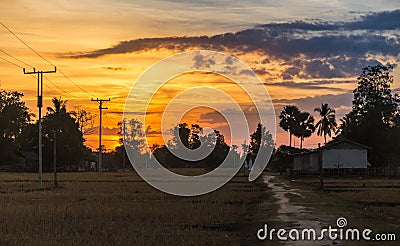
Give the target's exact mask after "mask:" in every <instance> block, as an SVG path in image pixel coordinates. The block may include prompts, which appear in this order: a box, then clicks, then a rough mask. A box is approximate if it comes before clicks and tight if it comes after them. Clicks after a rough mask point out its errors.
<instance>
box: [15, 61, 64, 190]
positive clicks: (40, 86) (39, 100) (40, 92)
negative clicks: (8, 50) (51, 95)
mask: <svg viewBox="0 0 400 246" xmlns="http://www.w3.org/2000/svg"><path fill="white" fill-rule="evenodd" d="M23 71H24V74H37V75H38V87H37V88H38V90H37V107H38V110H39V119H38V123H39V124H38V125H39V183H40V188H43V180H42V175H43V155H42V106H43V74H44V73H55V72H57V68H56V67H54V70H52V71H36V69H35V68H33V72H26V71H25V68H24V69H23Z"/></svg>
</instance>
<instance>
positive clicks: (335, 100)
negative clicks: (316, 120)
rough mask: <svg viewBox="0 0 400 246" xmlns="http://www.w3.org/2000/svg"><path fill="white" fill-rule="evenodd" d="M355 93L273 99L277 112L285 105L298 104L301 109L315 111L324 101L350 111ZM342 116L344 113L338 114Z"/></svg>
mask: <svg viewBox="0 0 400 246" xmlns="http://www.w3.org/2000/svg"><path fill="white" fill-rule="evenodd" d="M352 100H353V93H351V92H349V93H342V94H338V95H333V94H328V95H322V96H315V97H302V98H296V99H277V100H273V103H274V105H275V108H276V109H277V113H278V114H279V112H280V110H282V108H283V106H286V105H296V106H297V107H299V108H300V109H301V110H305V111H309V112H313V111H314V109H315V108H316V107H319V106H321V104H322V103H328V104H329V106H330V107H331V108H335V109H337V111H338V109H340V108H346V109H345V110H344V111H346V112H348V111H349V110H348V108H349V107H351V106H352ZM338 116H342V115H338Z"/></svg>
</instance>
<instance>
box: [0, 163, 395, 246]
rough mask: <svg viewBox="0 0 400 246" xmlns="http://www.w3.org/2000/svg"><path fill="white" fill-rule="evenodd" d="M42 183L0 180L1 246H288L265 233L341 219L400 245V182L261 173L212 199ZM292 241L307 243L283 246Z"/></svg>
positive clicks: (89, 180)
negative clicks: (261, 236)
mask: <svg viewBox="0 0 400 246" xmlns="http://www.w3.org/2000/svg"><path fill="white" fill-rule="evenodd" d="M183 172H185V171H183ZM44 179H45V182H44V189H43V190H40V189H38V183H37V175H36V174H24V173H20V174H18V173H17V174H16V173H14V174H10V173H0V180H1V181H0V192H1V193H0V245H3V244H8V245H10V244H11V245H23V244H41V245H59V244H61V243H62V244H74V245H121V244H125V245H263V244H268V245H271V244H272V245H275V244H276V245H283V244H285V242H279V241H277V240H274V241H273V242H271V241H268V240H266V241H259V240H258V239H257V237H256V233H257V231H258V229H260V228H261V227H262V226H263V225H264V224H265V223H267V224H268V226H269V227H270V228H287V229H291V228H306V227H307V228H309V227H310V228H314V229H318V228H321V227H327V226H329V225H332V226H335V225H336V219H337V218H338V217H345V218H346V219H347V221H348V223H349V225H348V226H351V227H357V228H364V227H365V226H366V225H368V226H369V227H371V229H373V230H374V232H396V233H397V236H398V237H400V233H399V232H400V230H399V224H400V217H399V214H400V213H398V209H399V202H400V200H399V199H400V198H399V197H400V194H399V191H400V189H399V187H400V181H399V180H386V179H383V180H354V179H346V180H339V179H332V180H326V182H325V183H326V190H327V191H325V192H321V191H319V190H318V189H317V187H318V185H317V184H318V180H316V179H295V180H291V179H286V178H283V177H282V176H279V175H273V174H264V175H263V177H261V178H260V179H258V180H257V181H256V182H253V183H249V182H247V178H246V177H242V176H241V174H240V175H238V176H237V177H235V178H234V179H233V180H232V181H231V182H229V183H228V184H227V185H225V186H224V187H223V188H221V189H219V190H217V191H215V192H212V193H210V194H207V195H203V196H198V197H186V198H182V197H176V196H172V195H167V194H164V193H162V192H160V191H157V190H155V189H153V188H151V187H150V186H149V185H147V184H146V183H145V182H143V181H142V180H141V179H140V178H139V177H137V176H136V175H135V174H134V173H132V172H126V173H102V174H97V173H61V174H59V185H60V188H57V189H53V183H52V182H51V181H52V175H51V174H45V176H44ZM338 191H340V192H338ZM275 239H276V238H275ZM398 240H399V239H398ZM295 243H296V244H301V243H303V244H309V243H310V242H309V241H308V242H286V244H287V245H294V244H295ZM318 243H319V244H322V245H330V244H340V245H341V244H348V245H353V244H354V242H350V243H348V242H343V241H327V240H325V241H322V242H318ZM359 243H361V244H363V245H369V244H368V243H369V242H359ZM313 244H316V243H315V242H313ZM387 244H388V245H396V244H395V243H393V242H392V244H391V242H387Z"/></svg>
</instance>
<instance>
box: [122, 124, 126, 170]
mask: <svg viewBox="0 0 400 246" xmlns="http://www.w3.org/2000/svg"><path fill="white" fill-rule="evenodd" d="M125 134H126V119H125V118H124V119H123V120H122V147H123V149H122V155H123V159H122V171H124V172H125V155H126V153H125Z"/></svg>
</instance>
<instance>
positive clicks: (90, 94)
mask: <svg viewBox="0 0 400 246" xmlns="http://www.w3.org/2000/svg"><path fill="white" fill-rule="evenodd" d="M58 71H59V72H60V73H61V74H62V75H63V76H64V77H65V78H66V79H67V80H68V81H69V82H70V83H71V84H73V85H75V86H76V87H78V88H79V89H80V90H81V91H83V92H85V93H86V94H88V95H89V96H92V97H94V96H95V95H93V94H92V93H90V92H88V91H87V90H85V89H83V88H82V87H80V86H79V85H78V84H76V83H75V82H73V81H72V80H71V79H70V78H69V77H68V76H67V75H66V74H65V73H64V72H63V71H62V70H61V69H59V70H58Z"/></svg>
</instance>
